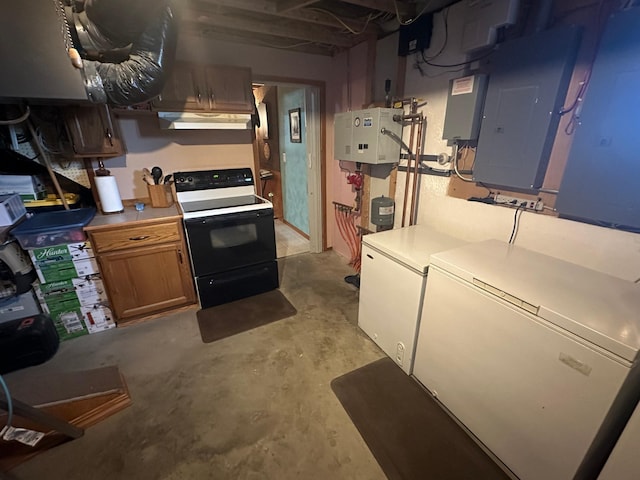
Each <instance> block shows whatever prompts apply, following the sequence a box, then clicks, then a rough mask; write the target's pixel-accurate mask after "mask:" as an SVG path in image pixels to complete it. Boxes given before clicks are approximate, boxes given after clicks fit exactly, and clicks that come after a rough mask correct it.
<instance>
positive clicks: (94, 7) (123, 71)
mask: <svg viewBox="0 0 640 480" xmlns="http://www.w3.org/2000/svg"><path fill="white" fill-rule="evenodd" d="M120 3H122V2H121V1H116V2H113V1H106V2H105V1H99V0H98V1H97V0H93V1H91V2H89V3H88V4H87V6H86V8H87V10H86V12H85V13H86V18H88V19H89V21H90V22H92V23H94V24H95V27H96V29H97V31H99V32H100V34H101V35H102V37H101V39H100V40H101V42H102V45H103V46H104V40H105V39H108V40H109V41H113V42H114V43H113V45H112V47H113V49H114V50H115V49H118V48H121V47H122V46H123V45H126V44H128V42H129V41H131V40H132V46H131V52H130V53H129V56H128V58H127V59H126V60H124V61H122V62H120V63H106V62H100V61H96V60H83V62H82V63H83V67H84V75H85V82H86V87H87V92H88V94H89V98H90V100H91V101H92V102H95V103H111V104H114V105H120V106H128V105H134V104H136V103H141V102H146V101H148V100H151V99H152V98H154V97H156V96H157V95H159V94H160V92H161V91H162V87H163V85H164V82H165V79H166V77H167V75H168V72H169V71H170V70H171V67H172V65H173V61H174V58H175V50H176V43H177V21H176V19H175V17H174V12H173V9H172V8H171V6H169V5H167V6H165V7H164V8H162V9H160V10H159V14H157V15H155V16H154V18H152V19H151V20H150V21H149V22H148V23H147V24H146V27H145V28H144V30H143V31H142V32H141V33H140V31H139V27H138V29H136V28H135V25H144V24H145V23H144V21H142V20H140V19H141V18H145V17H147V18H148V15H149V11H148V10H145V9H141V10H140V9H139V10H136V12H137V13H138V15H137V16H135V15H133V14H132V13H131V12H130V11H128V10H127V9H124V8H120V9H119V7H120V6H119V4H120ZM127 3H131V2H127ZM134 3H135V2H134ZM103 6H104V7H103ZM105 7H109V8H108V9H107V8H105ZM152 10H155V9H153V8H152ZM123 12H126V14H123ZM109 13H110V14H109ZM136 17H137V22H136ZM124 18H127V19H128V20H126V21H123V19H124ZM107 20H108V21H107ZM121 21H122V23H121V26H122V28H121V29H118V25H119V22H121ZM98 22H100V23H98ZM134 36H135V38H134V39H132V38H131V37H134Z"/></svg>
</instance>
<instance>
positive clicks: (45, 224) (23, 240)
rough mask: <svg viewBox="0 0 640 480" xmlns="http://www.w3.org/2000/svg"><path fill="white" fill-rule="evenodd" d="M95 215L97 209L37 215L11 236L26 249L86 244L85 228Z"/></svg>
mask: <svg viewBox="0 0 640 480" xmlns="http://www.w3.org/2000/svg"><path fill="white" fill-rule="evenodd" d="M95 214H96V209H95V208H93V207H90V208H78V209H76V210H62V211H59V212H43V213H36V214H35V215H34V216H33V217H31V218H28V219H27V220H25V221H24V222H22V223H21V224H20V225H17V226H16V227H14V228H13V229H12V230H11V235H13V236H14V237H15V238H16V239H17V240H18V242H20V245H21V246H22V248H25V249H28V248H42V247H50V246H52V245H61V244H63V243H78V242H84V241H85V240H86V239H87V235H86V234H85V233H84V227H85V226H87V225H88V224H89V222H91V220H92V219H93V217H94V216H95Z"/></svg>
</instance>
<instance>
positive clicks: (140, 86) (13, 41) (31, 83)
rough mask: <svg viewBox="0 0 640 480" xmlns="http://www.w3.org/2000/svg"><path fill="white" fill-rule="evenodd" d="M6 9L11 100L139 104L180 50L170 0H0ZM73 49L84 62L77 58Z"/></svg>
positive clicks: (3, 36)
mask: <svg viewBox="0 0 640 480" xmlns="http://www.w3.org/2000/svg"><path fill="white" fill-rule="evenodd" d="M67 3H68V5H67ZM0 11H2V12H3V15H2V18H1V19H0V64H2V67H3V72H2V75H0V101H4V102H5V103H6V102H7V101H11V100H13V99H29V100H41V101H48V100H62V101H83V100H84V101H86V100H88V101H91V102H95V103H110V104H113V105H121V106H128V105H133V104H136V103H140V102H144V101H147V100H150V99H152V98H153V97H155V96H156V95H158V94H159V93H160V91H161V90H162V86H163V84H164V80H165V77H166V75H167V74H168V71H169V69H170V68H171V64H172V63H173V60H174V57H175V47H176V41H177V32H176V30H177V22H176V19H175V18H174V12H173V9H172V8H171V6H170V5H169V4H168V2H166V1H157V0H155V1H154V0H129V1H124V0H87V1H86V2H84V3H82V2H78V1H73V2H71V1H69V0H65V2H64V3H63V2H61V1H60V0H29V1H27V2H16V1H15V0H0ZM76 28H77V31H76ZM74 49H75V50H77V51H78V52H79V53H80V57H81V59H82V66H81V67H80V68H78V67H74V66H73V65H72V63H71V60H70V54H71V53H72V52H73V50H74Z"/></svg>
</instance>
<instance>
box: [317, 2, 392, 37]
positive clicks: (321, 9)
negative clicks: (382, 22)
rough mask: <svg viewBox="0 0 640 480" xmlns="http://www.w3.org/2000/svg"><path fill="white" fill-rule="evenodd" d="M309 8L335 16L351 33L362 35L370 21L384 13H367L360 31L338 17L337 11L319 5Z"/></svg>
mask: <svg viewBox="0 0 640 480" xmlns="http://www.w3.org/2000/svg"><path fill="white" fill-rule="evenodd" d="M307 10H313V11H315V12H320V13H324V14H326V15H329V16H331V17H333V18H335V19H336V20H337V21H338V22H339V23H340V24H341V25H342V26H343V27H344V28H346V29H347V30H348V31H349V32H350V33H353V34H354V35H360V34H362V33H364V32H365V30H366V29H367V27H368V26H369V22H371V20H374V19H376V18H378V17H380V16H381V15H382V13H379V14H377V15H374V14H372V13H370V14H369V15H367V19H366V21H365V23H364V26H363V27H362V30H360V31H359V32H358V31H356V30H354V29H353V28H351V27H350V26H349V25H347V24H346V23H345V22H344V20H342V19H341V18H340V17H338V16H337V15H336V14H335V13H333V12H330V11H329V10H325V9H324V8H317V7H309V8H308V9H307Z"/></svg>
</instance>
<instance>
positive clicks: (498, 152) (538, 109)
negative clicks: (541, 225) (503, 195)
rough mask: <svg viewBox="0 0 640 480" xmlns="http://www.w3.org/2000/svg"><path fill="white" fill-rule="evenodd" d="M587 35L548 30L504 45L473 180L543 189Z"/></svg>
mask: <svg viewBox="0 0 640 480" xmlns="http://www.w3.org/2000/svg"><path fill="white" fill-rule="evenodd" d="M580 34H581V30H580V28H579V27H576V26H570V27H562V28H557V29H552V30H545V31H542V32H540V33H537V34H535V35H531V36H528V37H523V38H518V39H516V40H512V41H509V42H505V43H504V44H502V45H500V48H499V49H498V50H497V51H496V52H495V53H494V54H493V56H492V59H491V65H492V70H491V72H490V76H491V79H490V81H489V87H488V90H487V97H486V100H485V105H484V116H483V120H482V127H481V129H480V136H479V138H478V147H477V152H476V159H475V164H474V167H473V171H474V173H473V179H474V180H475V181H476V182H482V183H487V184H490V185H500V186H505V187H514V188H518V189H532V188H538V187H540V186H542V182H543V180H544V175H545V173H546V170H547V164H548V163H549V155H550V154H551V148H552V146H553V142H554V139H555V135H556V131H557V129H558V122H559V121H560V113H559V112H560V109H561V108H562V106H563V103H564V100H565V97H566V94H567V88H568V86H569V81H570V79H571V74H572V72H573V66H574V63H575V59H576V54H577V51H578V47H579V45H580V36H581V35H580Z"/></svg>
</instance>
